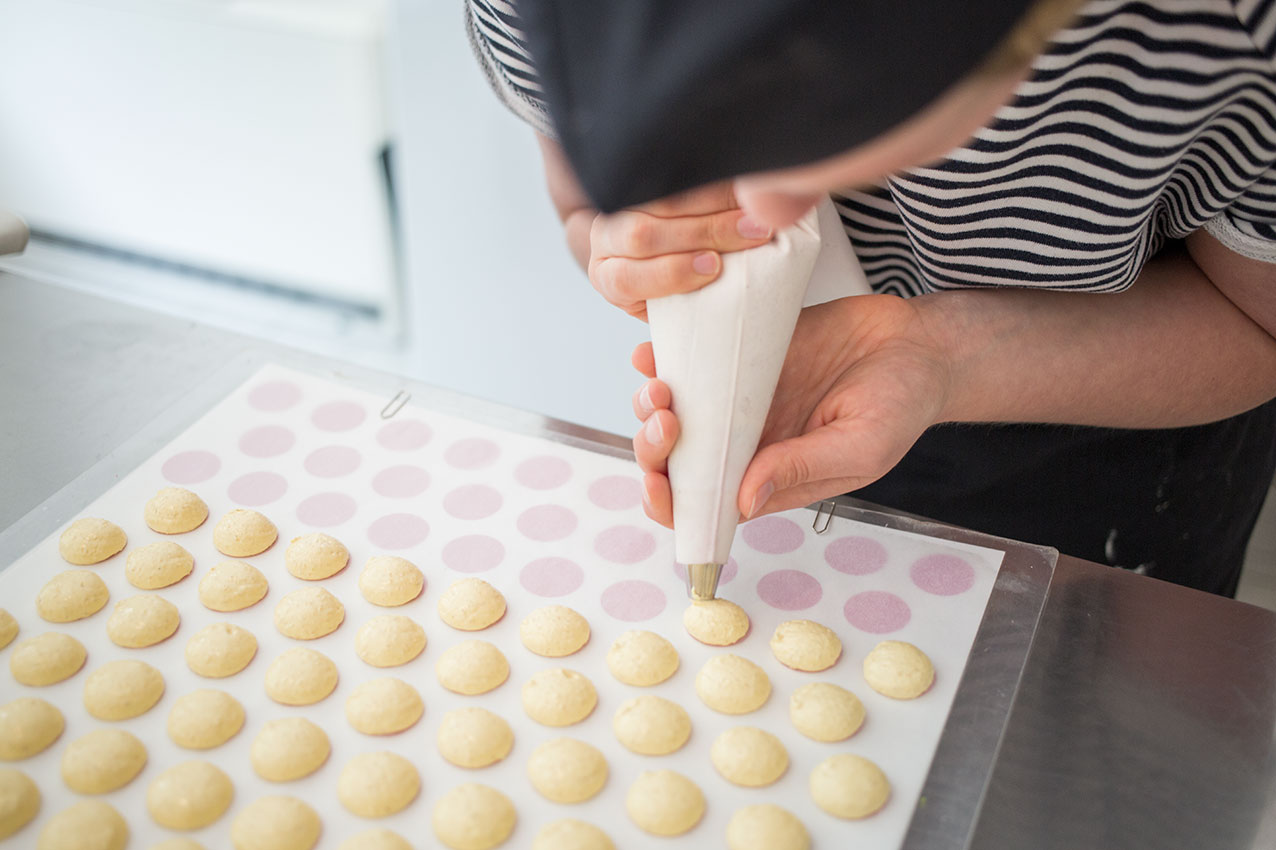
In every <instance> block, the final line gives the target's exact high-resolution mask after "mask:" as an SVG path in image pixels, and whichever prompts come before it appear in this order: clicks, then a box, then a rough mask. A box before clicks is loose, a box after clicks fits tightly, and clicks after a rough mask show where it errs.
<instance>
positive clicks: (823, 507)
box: [811, 502, 837, 534]
mask: <svg viewBox="0 0 1276 850" xmlns="http://www.w3.org/2000/svg"><path fill="white" fill-rule="evenodd" d="M835 507H837V505H835V504H834V503H833V502H820V506H819V507H818V508H816V509H815V519H813V520H811V528H812V529H814V530H815V533H816V534H823V533H824V532H826V531H828V530H829V526H830V525H832V524H833V509H834V508H835ZM820 520H823V521H824V522H823V523H821V522H820Z"/></svg>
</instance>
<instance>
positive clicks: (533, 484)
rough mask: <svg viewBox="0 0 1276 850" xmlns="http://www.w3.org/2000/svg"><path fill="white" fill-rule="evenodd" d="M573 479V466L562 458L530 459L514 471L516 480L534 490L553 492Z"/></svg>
mask: <svg viewBox="0 0 1276 850" xmlns="http://www.w3.org/2000/svg"><path fill="white" fill-rule="evenodd" d="M571 477H572V466H571V464H570V463H568V462H567V461H565V460H563V459H562V458H561V457H554V456H553V455H541V456H540V457H529V458H528V459H527V460H525V461H523V462H522V463H520V464H519V465H518V468H517V469H515V470H514V480H515V481H517V482H518V483H519V484H522V485H523V486H524V487H530V488H532V489H533V490H553V489H554V488H555V487H561V486H562V485H564V484H566V483H567V479H569V478H571Z"/></svg>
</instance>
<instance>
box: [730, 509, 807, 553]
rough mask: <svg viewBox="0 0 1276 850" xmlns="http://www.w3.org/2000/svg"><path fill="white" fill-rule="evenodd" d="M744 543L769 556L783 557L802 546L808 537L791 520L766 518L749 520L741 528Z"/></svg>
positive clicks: (775, 517)
mask: <svg viewBox="0 0 1276 850" xmlns="http://www.w3.org/2000/svg"><path fill="white" fill-rule="evenodd" d="M740 536H741V537H743V538H744V542H745V543H748V544H749V546H751V547H752V548H754V549H756V550H757V551H759V552H764V553H766V554H768V555H783V554H784V553H785V552H792V551H793V550H794V549H796V548H798V547H799V546H801V545H802V541H803V539H805V537H806V535H804V534H803V533H802V529H801V527H800V526H799V525H798V524H797V523H796V522H794V521H793V520H791V519H788V518H787V517H782V516H764V517H761V518H759V519H754V520H749V521H748V522H746V523H745V524H744V525H742V526H740Z"/></svg>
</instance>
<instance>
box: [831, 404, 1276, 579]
mask: <svg viewBox="0 0 1276 850" xmlns="http://www.w3.org/2000/svg"><path fill="white" fill-rule="evenodd" d="M1274 469H1276V400H1273V401H1270V402H1268V403H1266V404H1264V405H1262V406H1260V407H1257V408H1255V409H1253V410H1251V411H1249V412H1247V413H1242V414H1240V415H1239V416H1234V417H1232V418H1231V419H1224V420H1223V421H1221V422H1214V423H1211V424H1209V425H1199V426H1194V427H1190V428H1169V429H1161V430H1146V431H1145V430H1128V429H1115V428H1088V427H1079V426H1063V425H940V426H936V427H934V428H931V429H930V430H929V431H927V432H926V433H925V434H923V435H922V438H921V439H920V440H918V441H917V444H916V445H915V446H914V447H913V448H912V450H911V451H910V452H909V453H908V454H907V455H906V456H905V457H904V459H903V460H902V461H901V462H900V463H899V465H898V466H896V467H895V469H893V470H891V472H889V473H888V474H887V475H886V476H885V477H883V478H882V479H880V480H879V481H876V482H874V483H873V484H870V485H869V486H867V487H864V488H863V489H861V490H858V491H856V492H855V493H853V494H852V495H854V496H856V497H857V498H861V499H866V500H868V501H870V502H876V503H877V504H880V505H884V506H887V507H892V508H898V509H900V510H904V511H909V512H911V513H916V514H921V515H922V516H927V517H930V518H932V519H937V520H941V521H944V522H948V523H952V524H954V525H960V526H965V527H967V528H971V529H974V530H976V531H983V532H986V533H988V534H996V535H999V536H1001V537H1010V538H1013V539H1016V540H1022V541H1025V542H1029V543H1038V544H1042V545H1046V546H1053V547H1055V548H1056V549H1058V550H1059V551H1060V552H1063V553H1064V554H1067V555H1073V556H1075V557H1078V558H1084V559H1086V560H1089V561H1096V562H1098V563H1101V564H1111V565H1113V566H1118V567H1124V568H1125V569H1130V570H1135V571H1137V572H1140V573H1144V574H1146V575H1149V576H1153V577H1155V578H1160V579H1164V580H1166V581H1171V582H1174V583H1175V584H1181V585H1185V586H1187V587H1194V588H1197V589H1199V590H1204V591H1208V592H1210V593H1217V594H1221V595H1224V596H1235V595H1236V585H1237V582H1238V581H1239V579H1240V572H1241V565H1242V563H1243V561H1244V558H1245V547H1246V544H1247V543H1248V541H1249V537H1250V534H1251V532H1252V531H1253V529H1254V522H1255V520H1256V519H1257V518H1258V512H1259V510H1260V509H1261V508H1262V506H1263V499H1264V498H1265V497H1266V495H1267V490H1268V487H1269V486H1270V485H1271V482H1272V473H1273V470H1274Z"/></svg>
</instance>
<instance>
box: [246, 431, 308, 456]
mask: <svg viewBox="0 0 1276 850" xmlns="http://www.w3.org/2000/svg"><path fill="white" fill-rule="evenodd" d="M295 442H297V435H296V434H294V433H293V432H292V431H290V430H288V429H287V428H284V427H282V426H280V425H263V426H261V427H260V428H253V429H252V430H251V431H245V432H244V435H243V436H242V437H240V438H239V450H240V451H241V452H243V453H244V454H246V455H248V456H249V457H275V456H277V455H281V454H283V453H284V452H286V451H288V450H289V449H291V448H292V446H293V443H295Z"/></svg>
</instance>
